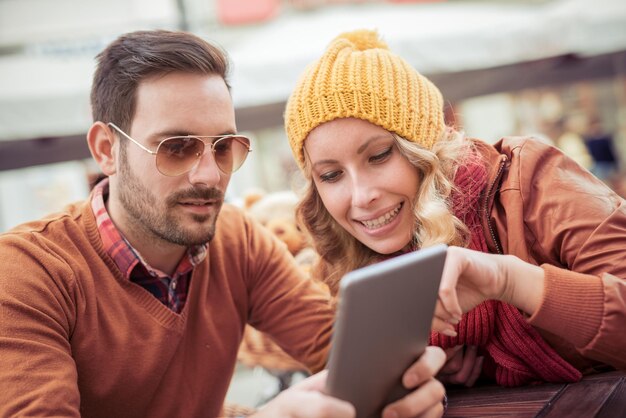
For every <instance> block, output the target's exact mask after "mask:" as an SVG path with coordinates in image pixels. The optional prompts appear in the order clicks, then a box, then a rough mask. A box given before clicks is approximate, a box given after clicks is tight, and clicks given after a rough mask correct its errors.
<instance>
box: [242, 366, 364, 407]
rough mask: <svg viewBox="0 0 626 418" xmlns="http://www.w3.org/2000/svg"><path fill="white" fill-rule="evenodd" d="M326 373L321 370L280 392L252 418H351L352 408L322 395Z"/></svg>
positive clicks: (340, 401) (343, 402) (348, 404)
mask: <svg viewBox="0 0 626 418" xmlns="http://www.w3.org/2000/svg"><path fill="white" fill-rule="evenodd" d="M327 372H328V371H327V370H324V371H321V372H319V373H317V374H315V375H313V376H311V377H309V378H307V379H304V380H303V381H302V382H299V383H298V384H296V385H293V386H292V387H290V388H289V389H287V390H285V391H283V392H281V393H280V394H279V395H278V396H277V397H276V398H274V399H272V400H271V401H270V402H268V403H267V404H266V405H265V406H264V407H262V408H261V409H260V410H259V411H258V412H257V413H256V414H254V415H253V416H252V417H251V418H276V417H281V418H283V417H284V418H323V417H324V418H325V417H328V418H330V417H333V418H334V417H336V418H354V417H356V411H355V409H354V407H353V406H352V405H351V404H350V403H348V402H345V401H342V400H339V399H337V398H333V397H331V396H328V395H325V394H323V393H322V391H323V390H324V387H325V385H326V376H327V374H328V373H327Z"/></svg>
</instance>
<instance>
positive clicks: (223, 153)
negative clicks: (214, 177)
mask: <svg viewBox="0 0 626 418" xmlns="http://www.w3.org/2000/svg"><path fill="white" fill-rule="evenodd" d="M249 150H250V140H249V139H248V138H246V137H245V136H226V137H223V138H220V139H218V140H217V141H215V142H214V143H213V155H214V156H215V162H216V163H217V166H218V167H219V168H220V170H222V172H224V173H232V172H233V171H235V170H237V169H238V168H239V167H241V165H242V164H243V162H244V161H245V160H246V157H247V156H248V151H249Z"/></svg>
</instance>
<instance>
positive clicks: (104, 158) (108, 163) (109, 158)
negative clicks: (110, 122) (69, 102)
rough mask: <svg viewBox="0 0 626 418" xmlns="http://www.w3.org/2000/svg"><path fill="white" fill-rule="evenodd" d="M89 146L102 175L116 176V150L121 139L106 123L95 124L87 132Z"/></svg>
mask: <svg viewBox="0 0 626 418" xmlns="http://www.w3.org/2000/svg"><path fill="white" fill-rule="evenodd" d="M87 145H89V151H91V155H92V156H93V158H94V160H96V163H98V165H99V166H100V170H102V173H104V174H105V175H107V176H110V175H112V174H115V171H116V164H115V159H116V158H117V153H116V152H115V148H116V147H119V139H118V138H117V136H116V135H115V134H114V133H113V131H112V130H111V129H110V128H109V127H108V126H107V125H106V124H105V123H103V122H95V123H94V124H93V125H91V128H89V132H87Z"/></svg>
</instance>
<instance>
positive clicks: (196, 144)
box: [156, 137, 204, 176]
mask: <svg viewBox="0 0 626 418" xmlns="http://www.w3.org/2000/svg"><path fill="white" fill-rule="evenodd" d="M203 152H204V142H202V141H201V140H200V139H198V138H194V137H174V138H169V139H166V140H165V141H163V142H161V144H160V145H159V148H158V149H157V155H156V165H157V168H158V169H159V171H160V172H161V173H163V174H164V175H166V176H178V175H180V174H183V173H185V172H186V171H189V170H190V169H191V167H193V165H194V164H195V163H196V161H198V158H200V156H202V153H203Z"/></svg>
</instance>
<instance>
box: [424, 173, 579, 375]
mask: <svg viewBox="0 0 626 418" xmlns="http://www.w3.org/2000/svg"><path fill="white" fill-rule="evenodd" d="M486 183H487V170H486V168H485V166H484V165H483V164H481V163H480V162H479V161H474V162H471V161H470V162H469V164H467V165H464V166H462V167H460V168H459V169H458V171H457V174H456V177H455V184H456V187H457V190H459V191H461V192H460V193H455V194H454V195H453V206H454V213H455V215H456V216H457V217H458V218H459V219H460V220H461V221H463V222H464V223H465V225H467V227H468V228H469V231H470V234H471V241H470V244H469V248H471V249H473V250H477V251H483V252H488V251H489V250H488V248H487V243H486V241H485V235H484V233H483V230H482V226H481V223H480V218H479V213H480V212H479V210H480V209H479V206H480V201H479V197H480V194H481V192H482V190H483V189H484V187H485V185H486ZM456 331H457V336H456V337H448V336H445V335H443V334H438V333H435V332H433V333H432V334H431V344H433V345H437V346H440V347H442V348H444V349H445V348H450V347H454V346H456V345H461V344H467V345H476V346H479V347H480V348H482V350H480V351H483V353H484V352H486V353H485V354H487V355H485V361H484V367H483V372H484V373H485V374H488V375H492V376H493V377H495V379H496V382H497V383H498V384H500V385H502V386H520V385H524V384H530V383H538V382H576V381H578V380H580V379H581V377H582V375H581V373H580V372H579V371H578V370H577V369H575V368H574V367H573V366H572V365H570V364H569V363H567V362H566V361H565V360H563V359H562V358H561V357H560V356H559V355H558V354H557V353H556V351H554V349H553V348H552V347H550V346H549V345H548V344H547V343H546V342H545V341H544V340H543V338H542V337H541V335H539V333H538V332H537V331H536V330H535V329H534V328H533V327H532V326H531V325H530V324H528V322H527V321H526V319H524V317H523V316H522V314H521V313H520V312H519V310H518V309H517V308H515V307H514V306H511V305H509V304H506V303H503V302H499V301H495V300H488V301H485V302H483V303H482V304H480V305H478V306H477V307H475V308H474V309H472V310H471V311H469V312H467V313H466V314H464V315H463V318H462V319H461V322H460V323H459V324H458V325H457V326H456Z"/></svg>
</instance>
